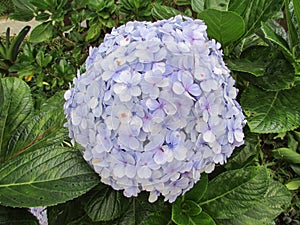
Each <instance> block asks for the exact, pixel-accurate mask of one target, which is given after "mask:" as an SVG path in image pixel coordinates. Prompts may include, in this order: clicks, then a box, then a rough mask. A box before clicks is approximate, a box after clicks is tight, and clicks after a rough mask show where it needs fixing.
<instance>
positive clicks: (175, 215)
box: [172, 196, 190, 225]
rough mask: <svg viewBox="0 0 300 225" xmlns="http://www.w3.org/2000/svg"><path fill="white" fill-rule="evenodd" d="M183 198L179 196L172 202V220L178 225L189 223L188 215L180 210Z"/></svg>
mask: <svg viewBox="0 0 300 225" xmlns="http://www.w3.org/2000/svg"><path fill="white" fill-rule="evenodd" d="M183 202H184V200H183V198H182V197H181V196H180V197H178V198H177V199H176V201H175V202H174V203H173V204H172V221H174V222H175V223H176V224H178V225H185V224H189V220H190V217H189V216H188V215H187V214H186V213H185V212H184V211H183V210H182V204H183Z"/></svg>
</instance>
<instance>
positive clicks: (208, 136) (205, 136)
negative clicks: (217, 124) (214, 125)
mask: <svg viewBox="0 0 300 225" xmlns="http://www.w3.org/2000/svg"><path fill="white" fill-rule="evenodd" d="M203 140H204V141H206V142H214V141H215V140H216V136H215V135H214V134H213V132H211V130H208V131H206V132H204V134H203Z"/></svg>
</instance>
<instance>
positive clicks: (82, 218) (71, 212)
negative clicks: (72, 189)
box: [47, 197, 96, 225]
mask: <svg viewBox="0 0 300 225" xmlns="http://www.w3.org/2000/svg"><path fill="white" fill-rule="evenodd" d="M81 199H82V197H79V198H76V199H74V200H72V201H68V202H66V203H62V204H59V205H55V206H50V207H47V218H48V224H49V225H62V224H63V225H71V224H72V225H95V224H96V223H93V222H92V221H91V219H90V218H89V217H88V216H87V214H86V213H85V211H84V209H83V206H82V205H81V202H80V200H81Z"/></svg>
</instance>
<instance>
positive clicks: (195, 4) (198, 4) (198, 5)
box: [191, 0, 204, 13]
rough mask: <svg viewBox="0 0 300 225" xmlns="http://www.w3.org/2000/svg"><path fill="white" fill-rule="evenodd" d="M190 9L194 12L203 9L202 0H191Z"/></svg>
mask: <svg viewBox="0 0 300 225" xmlns="http://www.w3.org/2000/svg"><path fill="white" fill-rule="evenodd" d="M191 6H192V10H193V11H194V12H196V13H199V12H201V11H202V10H204V0H191Z"/></svg>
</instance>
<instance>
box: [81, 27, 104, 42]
mask: <svg viewBox="0 0 300 225" xmlns="http://www.w3.org/2000/svg"><path fill="white" fill-rule="evenodd" d="M101 29H102V26H101V24H99V23H97V22H96V23H93V24H92V25H91V26H90V28H89V30H88V32H87V35H86V37H85V40H86V41H93V40H95V39H97V38H98V37H99V36H100V34H101Z"/></svg>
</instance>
